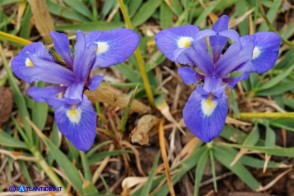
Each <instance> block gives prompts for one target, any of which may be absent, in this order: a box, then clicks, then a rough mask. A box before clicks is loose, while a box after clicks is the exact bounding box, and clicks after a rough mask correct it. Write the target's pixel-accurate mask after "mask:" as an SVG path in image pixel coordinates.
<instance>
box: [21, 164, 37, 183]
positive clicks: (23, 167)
mask: <svg viewBox="0 0 294 196" xmlns="http://www.w3.org/2000/svg"><path fill="white" fill-rule="evenodd" d="M18 163H19V168H20V172H21V173H22V175H23V177H25V179H26V184H27V185H29V186H34V184H33V181H32V178H31V175H30V174H29V172H28V171H29V168H28V167H29V166H27V165H26V163H25V162H24V161H19V162H18Z"/></svg>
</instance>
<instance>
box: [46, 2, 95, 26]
mask: <svg viewBox="0 0 294 196" xmlns="http://www.w3.org/2000/svg"><path fill="white" fill-rule="evenodd" d="M46 2H47V6H48V10H49V12H50V13H52V14H54V15H57V16H60V17H63V18H66V19H70V20H76V21H80V22H87V21H89V20H88V19H87V18H86V17H85V16H83V15H81V14H80V13H78V12H76V11H74V10H72V9H70V8H68V7H65V6H61V5H60V4H57V3H53V2H52V1H50V0H47V1H46Z"/></svg>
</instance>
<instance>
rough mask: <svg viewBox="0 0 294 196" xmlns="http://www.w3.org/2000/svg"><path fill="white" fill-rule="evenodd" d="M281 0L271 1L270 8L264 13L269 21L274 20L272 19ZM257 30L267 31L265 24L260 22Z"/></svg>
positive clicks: (277, 10) (276, 13)
mask: <svg viewBox="0 0 294 196" xmlns="http://www.w3.org/2000/svg"><path fill="white" fill-rule="evenodd" d="M281 3H282V0H275V1H273V2H272V5H270V9H269V11H268V12H267V14H266V17H267V18H268V20H269V21H270V22H274V19H275V18H276V16H277V15H278V12H279V9H280V6H281ZM258 31H268V27H267V24H266V23H265V22H264V23H261V25H260V27H259V28H258Z"/></svg>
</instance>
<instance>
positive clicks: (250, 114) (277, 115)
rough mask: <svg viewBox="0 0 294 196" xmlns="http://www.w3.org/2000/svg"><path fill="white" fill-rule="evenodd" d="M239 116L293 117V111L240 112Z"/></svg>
mask: <svg viewBox="0 0 294 196" xmlns="http://www.w3.org/2000/svg"><path fill="white" fill-rule="evenodd" d="M240 118H294V112H287V113H281V112H269V113H262V112H260V113H249V112H248V113H246V112H244V113H240Z"/></svg>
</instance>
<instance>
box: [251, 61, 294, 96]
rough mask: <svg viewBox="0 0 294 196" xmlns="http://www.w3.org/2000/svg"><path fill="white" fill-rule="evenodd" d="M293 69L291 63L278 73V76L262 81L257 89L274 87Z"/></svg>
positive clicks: (293, 66)
mask: <svg viewBox="0 0 294 196" xmlns="http://www.w3.org/2000/svg"><path fill="white" fill-rule="evenodd" d="M293 69H294V64H293V65H291V66H290V67H289V68H288V69H287V70H285V71H284V72H283V73H281V74H279V75H278V76H276V77H274V78H272V79H271V80H269V81H268V82H266V83H264V84H263V85H262V86H260V87H259V88H258V90H257V91H261V90H265V89H269V88H272V87H274V86H275V85H277V84H278V83H279V82H281V81H282V80H284V79H285V78H286V77H287V76H288V75H289V74H290V73H292V71H293Z"/></svg>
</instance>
